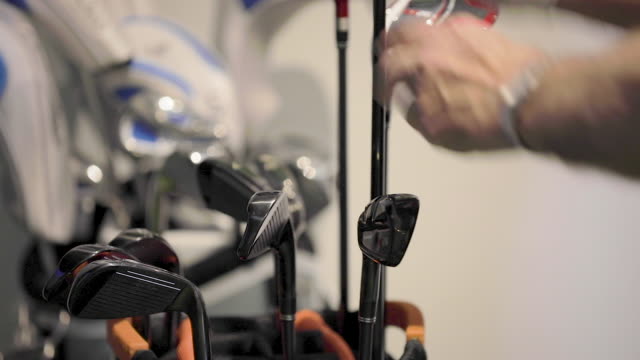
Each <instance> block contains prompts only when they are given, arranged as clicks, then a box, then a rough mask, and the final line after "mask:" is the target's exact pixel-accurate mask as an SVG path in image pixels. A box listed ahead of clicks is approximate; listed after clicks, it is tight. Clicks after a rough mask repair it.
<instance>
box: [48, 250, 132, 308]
mask: <svg viewBox="0 0 640 360" xmlns="http://www.w3.org/2000/svg"><path fill="white" fill-rule="evenodd" d="M103 259H114V260H115V259H135V258H134V257H133V255H131V254H129V253H127V252H126V251H124V250H122V249H118V248H116V247H113V246H105V245H95V244H85V245H79V246H76V247H74V248H73V249H71V250H69V251H68V252H67V253H66V254H65V255H64V256H63V257H62V258H61V259H60V261H59V262H58V267H57V269H56V270H55V273H54V274H53V275H52V276H51V277H50V278H49V280H48V281H47V283H46V285H45V287H44V288H43V290H42V297H43V298H44V299H45V300H47V301H49V302H56V303H61V302H63V300H64V299H66V297H67V295H68V292H69V289H70V287H71V284H72V282H73V276H74V274H75V273H77V272H78V271H79V270H80V269H81V268H83V267H85V266H87V265H88V264H89V263H91V262H93V261H97V260H103Z"/></svg>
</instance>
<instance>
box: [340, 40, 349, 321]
mask: <svg viewBox="0 0 640 360" xmlns="http://www.w3.org/2000/svg"><path fill="white" fill-rule="evenodd" d="M343 33H344V35H343V36H340V32H339V33H338V72H339V74H338V166H339V171H338V194H339V197H340V215H339V216H340V307H339V316H338V330H339V331H340V333H342V332H343V331H344V319H345V317H346V313H347V311H348V306H349V275H348V274H349V246H348V244H349V237H348V235H349V226H348V223H349V222H348V215H349V207H348V195H347V194H348V193H347V187H348V182H347V181H348V178H347V168H348V166H347V35H346V32H343ZM341 39H344V40H343V41H341Z"/></svg>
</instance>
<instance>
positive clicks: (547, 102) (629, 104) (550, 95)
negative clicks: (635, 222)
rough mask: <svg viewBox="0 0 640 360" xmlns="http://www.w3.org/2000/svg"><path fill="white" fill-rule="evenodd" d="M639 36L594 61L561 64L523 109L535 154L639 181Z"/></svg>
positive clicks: (521, 124)
mask: <svg viewBox="0 0 640 360" xmlns="http://www.w3.org/2000/svg"><path fill="white" fill-rule="evenodd" d="M639 59H640V32H638V31H636V32H633V33H631V34H630V35H629V36H628V37H627V38H625V39H624V40H623V41H622V42H621V43H620V44H618V45H617V47H616V48H614V49H612V50H611V51H608V52H607V53H606V54H604V55H600V56H597V57H592V58H582V59H572V60H566V61H563V62H560V63H557V64H556V65H555V66H553V67H552V68H550V69H549V70H548V71H547V72H546V73H545V75H544V77H543V78H542V79H541V82H540V86H539V87H538V88H537V90H536V91H535V92H533V93H532V94H531V95H530V96H529V97H528V99H527V100H526V101H525V102H524V103H523V104H522V106H521V107H520V108H519V114H518V116H519V121H518V128H519V131H520V134H521V135H522V137H523V139H524V141H525V143H526V144H527V145H528V146H529V147H531V149H533V150H534V151H540V152H550V153H554V154H556V155H558V156H560V157H561V158H564V159H566V160H570V161H575V162H582V163H589V164H593V165H598V166H602V167H606V168H609V169H612V170H614V171H617V172H619V173H622V174H625V175H628V176H633V177H638V178H640V68H639V66H638V64H640V61H639Z"/></svg>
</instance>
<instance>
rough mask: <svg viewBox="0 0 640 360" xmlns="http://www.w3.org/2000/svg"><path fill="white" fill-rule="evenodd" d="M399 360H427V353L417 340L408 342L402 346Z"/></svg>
mask: <svg viewBox="0 0 640 360" xmlns="http://www.w3.org/2000/svg"><path fill="white" fill-rule="evenodd" d="M399 360H427V351H426V350H425V349H424V346H423V345H422V343H421V342H419V341H418V340H410V341H408V342H407V344H406V345H405V346H404V352H403V353H402V356H401V357H400V359H399Z"/></svg>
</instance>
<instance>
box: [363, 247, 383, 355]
mask: <svg viewBox="0 0 640 360" xmlns="http://www.w3.org/2000/svg"><path fill="white" fill-rule="evenodd" d="M382 268H384V266H382V265H380V264H377V263H375V262H373V261H372V260H371V259H369V258H368V257H366V256H364V255H363V256H362V275H361V277H360V309H359V311H358V322H359V324H360V329H359V330H360V331H359V333H358V359H359V360H371V359H372V350H373V348H374V347H373V338H374V329H375V324H376V317H377V314H376V313H377V308H378V307H379V306H378V297H379V295H380V294H379V293H380V271H381V270H382Z"/></svg>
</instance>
